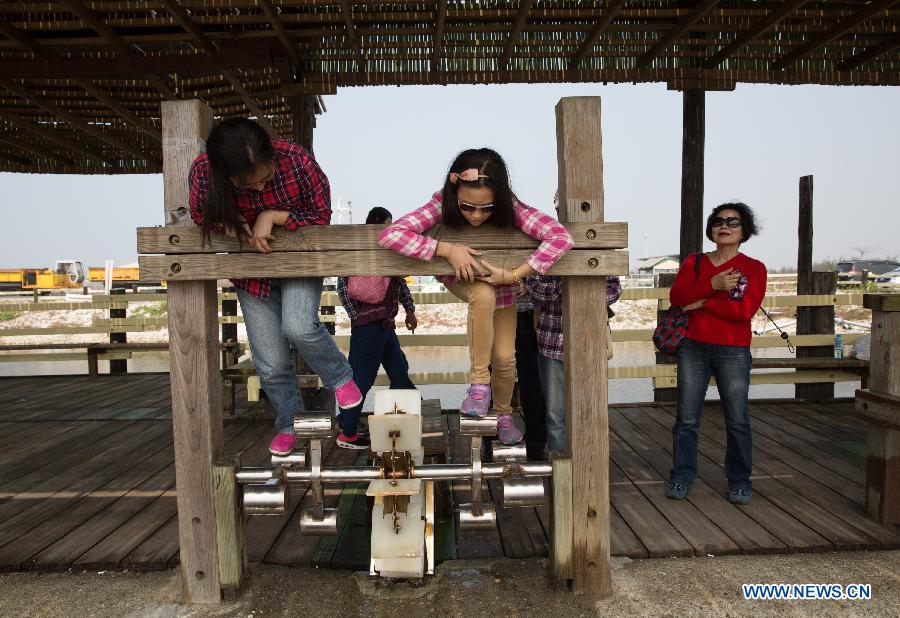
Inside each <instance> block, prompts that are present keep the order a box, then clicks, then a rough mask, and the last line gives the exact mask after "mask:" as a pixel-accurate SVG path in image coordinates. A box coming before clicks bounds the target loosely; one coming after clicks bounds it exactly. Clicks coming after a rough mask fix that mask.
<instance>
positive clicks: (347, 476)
mask: <svg viewBox="0 0 900 618" xmlns="http://www.w3.org/2000/svg"><path fill="white" fill-rule="evenodd" d="M516 465H517V466H518V469H519V470H521V472H522V473H523V474H524V476H526V477H539V476H552V475H553V467H552V465H551V464H550V462H547V461H523V462H520V463H517V464H516ZM508 470H509V464H506V463H487V464H482V466H481V475H482V476H481V478H482V479H499V478H503V477H504V475H507V476H508V475H509V473H508ZM274 475H275V470H274V469H272V468H243V469H241V470H238V471H237V473H236V474H235V476H236V477H237V482H238V483H241V484H244V483H265V482H266V481H267V480H269V479H271V478H273V476H274ZM284 475H285V478H286V480H287V482H288V483H305V482H308V481H309V480H310V479H311V478H312V472H311V470H310V469H309V468H299V469H294V468H288V469H286V470H285V471H284ZM320 478H321V481H322V482H323V483H364V482H366V481H373V480H375V479H379V478H381V470H380V469H378V468H362V467H351V466H343V467H332V468H326V467H324V466H323V467H322V468H321V477H320ZM413 478H416V479H422V480H424V481H446V480H460V481H465V480H470V479H471V478H472V466H470V465H469V464H429V465H424V466H416V467H415V468H414V469H413Z"/></svg>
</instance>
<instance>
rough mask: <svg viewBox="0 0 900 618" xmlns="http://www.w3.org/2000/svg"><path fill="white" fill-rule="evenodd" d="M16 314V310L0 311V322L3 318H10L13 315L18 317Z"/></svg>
mask: <svg viewBox="0 0 900 618" xmlns="http://www.w3.org/2000/svg"><path fill="white" fill-rule="evenodd" d="M18 315H19V312H18V311H0V322H3V321H4V320H11V319H13V318H15V317H18Z"/></svg>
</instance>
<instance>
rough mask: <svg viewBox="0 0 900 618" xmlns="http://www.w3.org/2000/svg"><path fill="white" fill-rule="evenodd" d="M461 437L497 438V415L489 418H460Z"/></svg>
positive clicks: (491, 415)
mask: <svg viewBox="0 0 900 618" xmlns="http://www.w3.org/2000/svg"><path fill="white" fill-rule="evenodd" d="M459 435H461V436H496V435H497V415H496V414H490V415H488V416H483V417H478V416H460V417H459Z"/></svg>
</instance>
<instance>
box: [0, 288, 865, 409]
mask: <svg viewBox="0 0 900 618" xmlns="http://www.w3.org/2000/svg"><path fill="white" fill-rule="evenodd" d="M412 296H413V300H414V302H415V303H416V305H417V306H419V305H440V304H455V303H461V301H460V300H459V299H458V298H457V297H456V296H454V295H453V294H451V293H450V292H413V294H412ZM668 296H669V290H668V288H630V289H625V290H623V292H622V296H621V298H620V299H619V303H625V302H629V301H639V300H658V301H660V303H659V304H660V306H661V307H662V308H667V307H668V306H669V305H668ZM235 298H236V294H234V293H233V292H219V294H218V299H219V301H222V300H234V299H235ZM165 300H166V296H165V295H164V294H146V293H136V294H125V295H119V296H110V295H107V294H98V295H96V296H94V298H92V299H91V301H89V302H63V301H45V302H39V303H33V302H8V301H7V302H0V311H17V312H25V311H60V310H109V309H125V308H126V307H128V305H129V304H131V303H137V302H153V301H158V302H160V303H161V302H164V301H165ZM862 300H863V295H862V294H861V293H849V294H848V293H840V294H833V295H802V296H798V295H777V296H766V297H765V299H764V300H763V307H765V308H766V309H773V308H796V307H821V306H829V305H834V306H847V305H853V306H861V305H862ZM321 306H322V307H323V308H324V307H339V306H340V299H339V298H338V295H337V293H336V292H328V291H326V292H323V294H322V303H321ZM319 319H320V320H321V321H322V322H323V323H328V322H335V320H336V317H335V315H334V314H322V315H320V316H319ZM243 321H244V319H243V316H240V315H238V316H227V315H226V316H222V315H220V316H219V324H235V323H243ZM0 324H2V323H0ZM167 324H168V317H167V316H159V317H135V316H132V317H126V318H94V320H93V324H92V326H68V327H47V328H40V327H38V328H3V327H2V325H0V350H4V349H5V350H6V351H9V352H12V351H17V352H20V353H7V354H0V362H36V361H75V360H85V361H87V360H88V359H89V358H90V355H89V353H88V351H87V348H88V347H89V346H90V344H88V343H84V344H49V343H48V344H43V345H42V344H34V345H30V346H24V345H16V346H9V345H6V346H4V345H3V343H2V342H3V338H4V337H9V336H17V335H47V336H50V335H66V334H106V333H116V332H143V331H146V330H147V329H148V328H156V327H160V326H167ZM652 333H653V329H652V328H632V329H616V328H614V329H613V331H612V335H613V336H612V341H613V342H614V343H623V342H648V343H649V342H650V337H651V335H652ZM861 336H862V333H847V334H844V343H845V344H847V345H852V344H853V343H855V342H856V341H857V340H858V339H859V338H860V337H861ZM398 338H399V339H400V343H401V345H403V346H404V347H411V346H423V347H446V346H466V345H468V342H467V338H466V335H465V333H452V334H401V335H398ZM334 339H335V342H336V343H337V344H338V346H339V347H341V348H342V349H344V350H346V349H348V348H349V345H350V336H349V335H336V336H335V337H334ZM791 341H792V343H793V344H794V345H795V346H797V347H805V346H823V345H831V344H832V343H833V341H834V336H833V335H829V334H821V335H791ZM784 345H785V344H784V341H783V340H782V339H781V338H780V337H779V336H778V335H775V334H772V335H757V336H754V337H753V339H752V343H751V347H753V348H773V347H774V348H778V347H783V346H784ZM79 348H83V349H84V350H85V351H83V352H74V351H72V350H74V349H79ZM29 350H47V351H46V352H45V353H34V352H30V351H29ZM154 351H157V352H158V349H157V350H154V349H152V348H146V349H140V348H137V347H136V348H135V349H132V350H117V351H110V352H104V353H101V354H99V355H97V356H96V358H99V359H101V360H103V359H129V358H132V354H136V353H151V352H154ZM246 374H247V376H248V395H249V396H250V397H251V398H253V397H255V395H256V393H257V392H258V389H259V382H258V380H257V379H256V378H255V377H254V375H253V372H252V371H249V372H246ZM411 378H412V379H413V382H415V383H416V384H422V385H424V384H465V383H467V382H468V373H467V372H464V371H450V372H414V373H412V374H411ZM608 378H609V379H611V380H615V379H634V378H652V379H653V380H654V386H655V387H663V388H665V387H674V386H675V369H674V366H673V365H638V366H627V367H625V366H616V367H609V369H608ZM859 379H860V376H859V374H858V373H857V372H851V371H841V370H834V369H828V370H818V371H804V372H795V371H780V372H769V373H755V374H753V376H752V377H751V383H752V384H792V383H793V384H797V383H819V382H846V381H858V380H859ZM381 381H384V380H383V379H382V380H381ZM379 384H381V382H376V385H379Z"/></svg>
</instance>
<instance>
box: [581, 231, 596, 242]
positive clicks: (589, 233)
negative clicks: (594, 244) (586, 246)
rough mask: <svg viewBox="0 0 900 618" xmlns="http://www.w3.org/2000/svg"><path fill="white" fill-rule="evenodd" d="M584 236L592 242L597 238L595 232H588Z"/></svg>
mask: <svg viewBox="0 0 900 618" xmlns="http://www.w3.org/2000/svg"><path fill="white" fill-rule="evenodd" d="M584 235H585V236H587V239H588V240H594V239H595V238H597V232H596V230H588V231H587V232H585V234H584Z"/></svg>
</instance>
